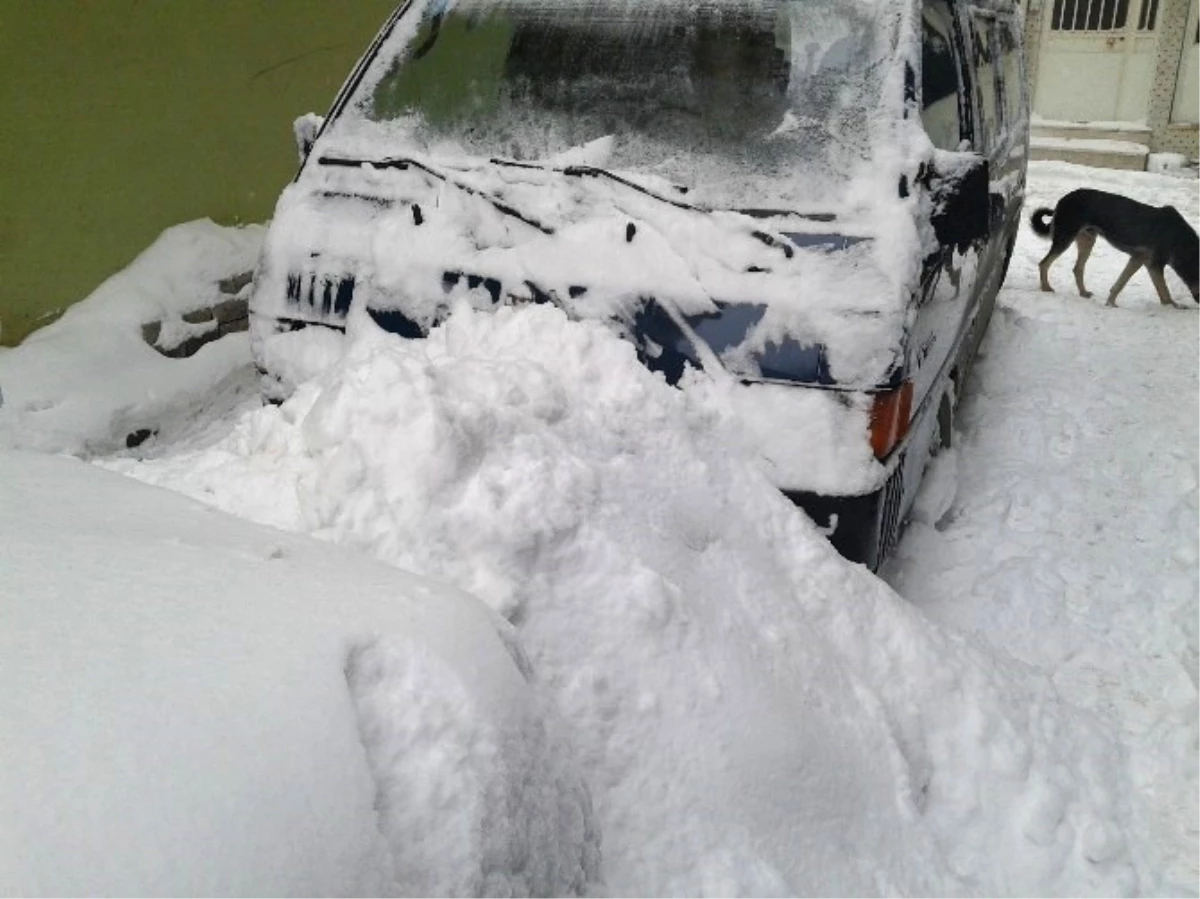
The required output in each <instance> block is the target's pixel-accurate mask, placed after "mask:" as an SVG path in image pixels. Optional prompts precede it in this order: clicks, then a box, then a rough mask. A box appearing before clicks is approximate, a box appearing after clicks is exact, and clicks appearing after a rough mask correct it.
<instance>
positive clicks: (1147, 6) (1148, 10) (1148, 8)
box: [1138, 0, 1158, 31]
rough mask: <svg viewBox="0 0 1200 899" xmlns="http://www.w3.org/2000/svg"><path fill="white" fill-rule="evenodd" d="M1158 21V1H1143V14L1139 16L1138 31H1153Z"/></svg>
mask: <svg viewBox="0 0 1200 899" xmlns="http://www.w3.org/2000/svg"><path fill="white" fill-rule="evenodd" d="M1157 19H1158V0H1142V12H1141V14H1140V15H1139V16H1138V31H1153V30H1154V23H1155V22H1156V21H1157Z"/></svg>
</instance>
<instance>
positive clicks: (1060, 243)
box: [1038, 226, 1075, 293]
mask: <svg viewBox="0 0 1200 899" xmlns="http://www.w3.org/2000/svg"><path fill="white" fill-rule="evenodd" d="M1060 232H1061V229H1060V228H1058V227H1057V226H1056V227H1055V229H1054V239H1053V240H1052V241H1051V242H1050V252H1049V253H1047V254H1046V258H1045V259H1043V260H1042V261H1041V262H1039V263H1038V274H1039V275H1041V277H1042V290H1044V291H1046V293H1054V288H1053V287H1051V286H1050V266H1052V265H1054V261H1055V260H1056V259H1058V257H1059V256H1061V255H1062V254H1063V253H1065V252H1066V251H1067V247H1069V246H1070V245H1071V241H1072V240H1073V239H1074V238H1075V235H1074V234H1064V233H1060Z"/></svg>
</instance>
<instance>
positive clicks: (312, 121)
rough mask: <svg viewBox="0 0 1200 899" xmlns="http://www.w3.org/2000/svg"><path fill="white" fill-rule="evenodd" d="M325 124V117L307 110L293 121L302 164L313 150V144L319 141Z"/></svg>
mask: <svg viewBox="0 0 1200 899" xmlns="http://www.w3.org/2000/svg"><path fill="white" fill-rule="evenodd" d="M324 124H325V117H324V116H319V115H317V114H316V113H315V112H306V113H305V114H304V115H302V116H300V118H298V119H296V121H294V122H292V133H293V134H294V135H295V136H296V152H297V153H299V154H300V163H301V165H303V164H304V160H306V159H308V154H309V153H310V152H312V148H313V144H315V143H316V142H317V135H318V134H320V133H321V127H322V126H323V125H324Z"/></svg>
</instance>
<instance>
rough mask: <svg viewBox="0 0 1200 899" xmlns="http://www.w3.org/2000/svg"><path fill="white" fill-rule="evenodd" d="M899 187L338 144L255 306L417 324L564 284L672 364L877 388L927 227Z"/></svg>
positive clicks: (270, 242) (587, 312)
mask: <svg viewBox="0 0 1200 899" xmlns="http://www.w3.org/2000/svg"><path fill="white" fill-rule="evenodd" d="M318 149H320V147H318ZM314 162H315V163H316V164H315V165H314V164H313V163H314ZM895 205H896V207H897V208H896V209H893V210H891V214H890V215H888V214H884V215H882V216H881V214H880V213H879V211H878V210H876V211H874V212H873V213H872V216H873V217H872V218H871V219H868V217H867V216H866V215H864V214H861V213H860V214H858V215H854V214H850V215H847V214H846V213H841V214H829V213H817V212H813V211H807V212H787V211H770V210H743V211H731V210H710V209H704V208H700V207H697V206H693V205H691V204H689V203H688V202H687V194H686V190H685V189H683V188H680V187H677V186H675V185H673V184H670V183H667V182H665V181H662V180H661V179H656V178H654V177H652V176H646V175H634V174H626V173H614V172H609V171H606V170H603V169H598V168H590V167H588V166H565V167H562V168H552V167H545V166H538V165H529V164H523V163H514V162H504V161H500V160H490V161H483V160H475V161H472V160H465V161H460V162H456V163H455V164H453V165H448V164H447V163H446V162H445V161H442V160H432V159H428V158H420V157H403V158H392V159H382V160H362V159H357V158H354V157H352V156H349V155H345V154H338V153H337V152H335V151H328V150H326V151H324V152H322V153H321V155H320V156H319V157H317V158H316V159H310V160H309V164H308V165H306V166H305V169H304V172H303V173H302V176H301V178H300V179H299V180H298V181H297V183H295V184H293V185H291V186H290V187H289V188H288V189H287V190H285V192H284V194H283V196H282V197H281V198H280V202H279V205H278V207H277V209H276V217H275V220H274V222H273V225H272V227H271V229H270V233H269V235H268V238H267V242H266V246H265V249H264V256H263V260H262V264H261V266H260V272H259V277H258V279H257V282H256V290H255V297H254V301H253V306H252V309H253V311H254V312H255V314H256V315H257V316H259V317H260V318H273V319H277V320H285V321H286V320H293V321H300V322H313V323H320V324H326V325H331V326H334V327H345V325H346V323H347V321H350V320H352V319H353V318H354V317H355V316H356V315H370V316H371V317H372V318H374V319H375V321H376V322H377V323H378V324H380V325H382V326H383V327H385V328H387V329H388V330H393V331H397V332H398V333H401V334H405V335H406V336H410V337H416V336H420V335H421V334H423V333H426V332H427V331H428V329H429V328H431V327H433V326H434V325H435V324H437V323H438V322H439V321H440V320H441V319H442V318H443V317H444V316H445V315H446V314H447V313H448V311H449V310H450V308H452V306H453V305H454V304H456V303H459V302H467V303H469V304H470V305H472V306H474V307H476V308H491V307H494V306H495V305H497V304H508V303H518V302H539V303H542V302H548V303H553V304H555V305H558V306H560V307H562V308H563V309H564V310H565V311H566V312H567V313H568V314H569V315H571V316H573V317H576V318H591V319H597V320H600V321H604V322H607V323H610V324H611V325H612V326H613V327H614V328H616V329H618V330H620V331H622V332H623V333H625V334H626V336H629V337H631V338H633V339H634V340H635V342H636V343H638V345H639V349H640V351H641V352H642V355H643V357H644V358H645V360H646V361H647V362H648V364H650V366H651V367H652V368H658V369H661V370H663V371H664V372H665V373H666V374H667V375H668V378H669V379H672V380H674V377H673V376H677V375H678V374H681V372H682V367H683V366H684V365H685V364H687V363H691V364H694V365H698V366H702V367H705V368H708V369H712V368H721V369H724V370H725V371H727V372H729V373H730V374H731V375H733V376H734V377H736V378H738V379H741V380H751V381H752V380H768V381H789V382H798V383H810V384H825V385H833V384H837V385H840V386H845V387H852V388H870V387H876V386H881V385H884V384H887V383H889V382H891V381H892V380H894V378H895V377H896V373H897V372H898V370H899V368H900V365H901V359H900V347H901V343H902V336H903V333H904V328H905V321H906V308H907V302H906V299H907V296H908V293H909V292H910V291H909V288H908V287H907V282H906V278H907V271H906V270H905V269H904V267H903V266H899V267H897V266H889V265H888V264H887V258H888V257H891V258H897V253H896V249H897V236H898V235H899V236H900V237H901V238H903V237H904V236H905V235H904V234H903V231H904V228H905V227H908V228H911V229H912V230H913V232H914V233H913V237H912V239H913V240H915V239H916V238H915V226H913V225H912V215H911V212H910V211H908V210H907V209H904V208H902V204H901V201H899V200H897V201H896V204H895ZM881 221H891V222H892V223H893V224H891V225H887V226H883V227H881V224H880V223H881ZM906 223H907V224H906ZM901 242H903V240H901Z"/></svg>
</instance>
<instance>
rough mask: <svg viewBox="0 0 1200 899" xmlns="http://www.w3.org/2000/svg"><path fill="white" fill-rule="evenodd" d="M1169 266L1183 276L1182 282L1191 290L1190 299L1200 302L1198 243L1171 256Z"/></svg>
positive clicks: (1199, 244) (1199, 251) (1199, 255)
mask: <svg viewBox="0 0 1200 899" xmlns="http://www.w3.org/2000/svg"><path fill="white" fill-rule="evenodd" d="M1171 268H1173V269H1175V271H1176V272H1177V273H1178V274H1179V277H1181V278H1183V283H1184V284H1186V285H1187V286H1188V290H1190V291H1191V292H1192V299H1193V300H1195V301H1196V302H1197V303H1200V243H1193V244H1192V246H1191V247H1190V248H1188V249H1185V250H1182V251H1180V252H1179V253H1177V254H1175V256H1173V257H1172V258H1171Z"/></svg>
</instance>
